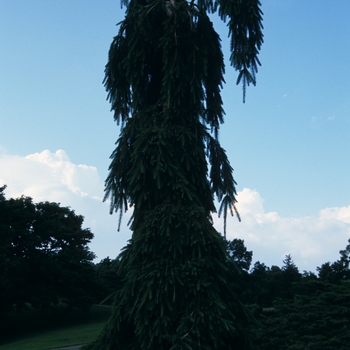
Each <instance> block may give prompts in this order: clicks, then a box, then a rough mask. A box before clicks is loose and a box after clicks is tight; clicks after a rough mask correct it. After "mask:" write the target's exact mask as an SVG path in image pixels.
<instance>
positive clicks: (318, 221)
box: [0, 150, 350, 271]
mask: <svg viewBox="0 0 350 350" xmlns="http://www.w3.org/2000/svg"><path fill="white" fill-rule="evenodd" d="M3 184H7V185H8V188H7V189H6V192H5V194H6V197H7V198H10V197H12V198H16V197H19V196H21V195H22V194H23V195H26V196H30V197H32V198H33V199H34V201H35V202H39V201H53V202H59V203H61V205H62V206H70V207H71V208H72V209H73V210H75V212H76V213H77V214H80V215H83V216H84V217H85V221H84V224H85V227H89V228H90V229H91V231H92V232H93V233H94V234H95V238H94V239H93V242H92V243H91V246H90V247H91V250H92V251H94V252H95V253H96V254H97V256H98V259H97V260H100V259H102V258H105V257H107V256H110V257H111V258H114V257H115V256H116V255H118V254H119V252H120V249H121V248H122V247H123V246H124V245H125V244H126V242H127V240H128V239H129V238H130V236H131V233H130V231H129V230H128V228H127V226H126V223H127V222H128V220H129V218H130V214H131V213H128V214H127V215H126V217H125V218H124V220H123V223H122V227H121V232H117V231H116V229H117V224H118V215H109V205H108V203H103V202H102V198H103V187H104V184H103V181H102V180H101V178H100V176H99V174H98V170H97V169H96V167H93V166H89V165H84V164H74V163H72V162H71V161H70V159H69V157H68V155H67V154H66V153H65V152H64V151H63V150H58V151H56V152H50V151H48V150H45V151H43V152H41V153H35V154H30V155H28V156H26V157H19V156H11V155H6V154H0V186H2V185H3ZM237 198H238V204H237V208H238V211H239V213H240V215H241V218H242V222H238V220H237V219H236V218H230V219H228V223H227V238H228V239H234V238H241V239H244V241H245V245H246V246H247V248H248V249H249V250H252V251H253V260H254V262H255V261H258V260H259V261H260V262H264V263H265V264H266V265H267V266H271V265H277V266H281V265H282V260H283V259H284V257H285V255H286V254H291V255H292V257H293V260H294V262H295V263H296V265H297V266H298V267H299V269H300V270H301V271H303V270H307V271H309V270H311V271H315V270H316V267H317V266H321V265H322V264H323V263H324V262H327V261H330V262H333V261H335V260H337V259H338V258H339V250H341V249H344V247H345V246H346V244H347V240H348V239H349V238H350V205H349V206H348V207H339V208H324V209H322V210H320V212H319V214H318V215H315V216H307V217H281V216H280V215H279V214H278V212H275V211H273V212H266V211H265V209H264V200H263V198H261V196H260V194H259V192H258V191H256V190H253V189H249V188H245V189H243V190H242V191H240V192H239V193H238V197H237ZM214 224H215V227H216V228H217V229H218V231H222V227H223V223H222V219H219V218H217V217H214Z"/></svg>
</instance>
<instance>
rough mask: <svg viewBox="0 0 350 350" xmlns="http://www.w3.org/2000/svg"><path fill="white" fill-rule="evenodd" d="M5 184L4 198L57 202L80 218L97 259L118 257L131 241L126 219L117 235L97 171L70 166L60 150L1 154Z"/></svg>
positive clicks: (0, 168)
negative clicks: (90, 237) (28, 198)
mask: <svg viewBox="0 0 350 350" xmlns="http://www.w3.org/2000/svg"><path fill="white" fill-rule="evenodd" d="M4 184H6V185H7V188H6V190H5V195H6V198H11V197H12V198H17V197H19V196H21V195H25V196H30V197H32V198H33V200H34V201H35V202H40V201H51V202H59V203H61V205H62V206H69V207H71V208H72V209H73V210H74V211H75V212H76V213H77V214H79V215H83V216H84V218H85V220H84V227H89V228H90V229H91V231H92V232H93V233H94V234H95V238H94V239H93V241H92V243H91V245H90V247H91V250H92V251H93V252H95V253H96V254H97V256H98V260H99V259H102V258H105V257H106V256H110V257H111V258H114V257H115V256H117V255H118V254H119V251H120V249H121V248H122V247H123V246H124V245H125V244H126V242H127V240H128V239H129V238H130V231H129V230H128V229H127V227H126V225H125V224H126V222H127V221H128V218H125V219H126V220H124V225H123V226H122V230H121V232H116V230H117V223H118V222H117V221H118V216H117V215H109V204H108V203H103V202H102V198H103V195H104V192H103V188H104V183H103V181H102V180H101V179H100V177H99V174H98V171H97V169H96V168H95V167H93V166H88V165H83V164H74V163H72V162H71V161H70V160H69V157H68V156H67V154H66V153H65V152H64V151H63V150H58V151H56V152H55V153H52V152H50V151H48V150H45V151H43V152H41V153H35V154H30V155H28V156H26V157H19V156H10V155H0V186H1V185H4ZM127 216H129V215H127Z"/></svg>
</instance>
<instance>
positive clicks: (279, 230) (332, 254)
mask: <svg viewBox="0 0 350 350" xmlns="http://www.w3.org/2000/svg"><path fill="white" fill-rule="evenodd" d="M237 199H238V204H237V209H238V211H239V213H240V215H241V218H242V221H241V222H238V221H237V220H236V219H235V218H232V219H229V222H228V223H227V238H228V239H234V238H240V239H244V242H245V245H246V247H247V248H248V250H252V251H253V260H254V262H255V261H257V260H259V261H260V262H264V263H265V264H266V265H267V266H271V265H277V266H282V261H283V259H284V257H285V255H286V254H291V255H292V258H293V260H294V262H295V263H296V265H297V266H298V267H299V270H301V271H303V270H311V271H316V267H317V266H321V265H322V264H323V263H325V262H327V261H331V262H333V261H335V260H337V259H338V258H339V250H340V249H344V248H345V246H346V244H347V240H348V239H349V238H350V206H349V207H343V208H326V209H323V210H321V211H320V212H319V215H317V216H306V217H287V218H282V217H280V216H279V215H278V213H277V212H268V213H266V212H265V210H264V206H263V199H262V198H261V196H260V195H259V193H258V192H257V191H256V190H251V189H249V188H245V189H243V190H242V191H241V192H238V196H237ZM214 222H215V226H216V227H217V229H218V230H222V220H221V219H218V218H215V219H214Z"/></svg>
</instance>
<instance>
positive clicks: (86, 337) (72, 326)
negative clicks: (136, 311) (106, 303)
mask: <svg viewBox="0 0 350 350" xmlns="http://www.w3.org/2000/svg"><path fill="white" fill-rule="evenodd" d="M110 314H111V309H110V308H106V307H100V306H93V307H92V308H91V309H90V310H89V311H88V312H82V311H79V310H74V311H71V312H66V311H65V310H64V309H56V310H54V311H51V312H40V311H35V310H32V311H30V312H26V313H25V314H22V315H12V316H10V317H9V318H7V320H4V321H3V322H1V323H3V324H1V325H0V326H1V328H2V330H5V332H4V333H3V334H6V336H5V338H3V337H2V340H1V342H0V350H46V349H54V348H60V347H65V346H71V345H80V344H87V343H89V342H91V341H92V340H94V339H96V337H97V336H98V334H99V333H100V331H101V329H102V327H103V326H104V325H105V323H106V322H107V320H108V318H109V317H110Z"/></svg>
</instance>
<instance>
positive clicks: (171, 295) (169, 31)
mask: <svg viewBox="0 0 350 350" xmlns="http://www.w3.org/2000/svg"><path fill="white" fill-rule="evenodd" d="M123 4H124V5H126V6H127V11H126V17H125V19H124V20H123V21H122V22H121V23H120V29H119V34H118V35H117V36H116V37H115V38H114V40H113V42H112V44H111V48H110V51H109V60H108V63H107V65H106V70H105V73H106V76H105V81H104V83H105V87H106V89H107V91H108V98H109V100H110V102H111V105H112V110H113V111H114V117H115V120H116V121H117V122H118V123H120V124H121V133H120V136H119V139H118V140H117V143H116V149H115V151H114V152H113V154H112V156H111V159H112V162H111V165H110V169H109V170H110V172H109V176H108V178H107V180H106V199H107V198H109V199H110V200H111V211H114V210H115V211H117V212H118V211H119V214H120V219H121V218H122V213H123V212H124V210H126V209H127V208H128V206H132V207H133V216H132V222H131V229H132V231H133V235H132V238H131V240H130V241H129V243H128V245H127V246H126V247H125V248H124V251H123V253H122V254H121V256H120V275H121V276H125V279H124V283H123V286H122V288H121V289H120V290H118V291H117V294H116V295H117V296H116V301H115V309H114V312H113V317H112V318H111V320H110V322H109V323H108V325H107V326H106V328H105V329H104V331H103V332H102V334H101V336H100V338H99V340H98V341H97V342H96V343H94V344H93V345H91V346H90V348H92V349H106V350H108V349H117V348H118V349H137V350H139V349H157V350H158V349H185V348H186V349H246V348H249V346H250V345H249V344H250V342H249V336H248V335H247V322H248V319H247V315H246V313H245V309H244V308H243V307H242V305H241V304H240V302H239V301H238V300H237V298H236V296H235V294H234V293H233V289H232V288H231V285H230V284H231V283H232V282H230V281H231V280H232V279H231V278H230V273H231V272H230V271H229V269H228V267H227V261H228V256H227V252H226V244H225V241H224V239H223V238H222V237H221V235H220V234H219V233H218V232H217V231H216V230H215V229H214V228H213V225H212V223H213V222H212V218H211V213H212V212H215V211H216V209H215V206H214V202H213V195H216V196H217V199H218V200H219V202H220V208H219V211H218V212H219V215H221V214H222V215H223V217H224V222H225V223H226V215H227V212H229V211H231V213H232V214H233V212H234V211H236V209H235V202H236V199H235V195H236V190H235V181H234V179H233V175H232V167H231V165H230V163H229V161H228V158H227V156H226V153H225V150H224V149H223V148H222V147H221V145H220V143H219V140H218V133H219V126H220V124H221V123H223V116H224V111H223V107H222V99H221V96H220V90H221V88H222V84H223V82H224V79H223V73H224V62H223V55H222V52H221V45H220V38H219V36H218V34H217V33H216V32H215V30H214V28H213V24H212V22H211V21H210V19H209V17H208V12H215V11H217V12H218V13H219V16H220V18H221V19H222V20H224V21H227V25H228V28H229V35H230V40H231V57H230V60H231V64H232V65H233V67H234V68H235V69H237V70H238V80H237V83H240V82H241V83H242V84H243V95H244V97H245V90H246V86H248V85H249V84H250V83H252V84H255V73H256V72H257V66H258V65H259V60H258V52H259V50H260V46H261V44H262V41H263V35H262V31H261V30H262V12H261V10H260V2H259V1H258V0H244V1H242V0H229V1H227V0H220V1H191V2H187V1H178V0H170V1H164V0H156V1H146V0H133V1H130V2H128V1H123ZM207 161H208V163H209V166H208V164H207ZM236 212H237V211H236ZM237 215H238V213H237ZM224 232H225V227H224Z"/></svg>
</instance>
